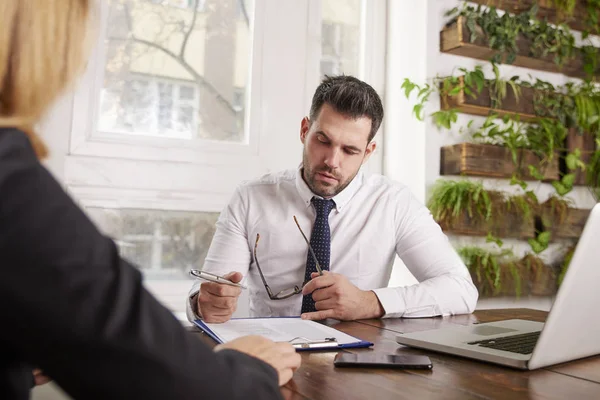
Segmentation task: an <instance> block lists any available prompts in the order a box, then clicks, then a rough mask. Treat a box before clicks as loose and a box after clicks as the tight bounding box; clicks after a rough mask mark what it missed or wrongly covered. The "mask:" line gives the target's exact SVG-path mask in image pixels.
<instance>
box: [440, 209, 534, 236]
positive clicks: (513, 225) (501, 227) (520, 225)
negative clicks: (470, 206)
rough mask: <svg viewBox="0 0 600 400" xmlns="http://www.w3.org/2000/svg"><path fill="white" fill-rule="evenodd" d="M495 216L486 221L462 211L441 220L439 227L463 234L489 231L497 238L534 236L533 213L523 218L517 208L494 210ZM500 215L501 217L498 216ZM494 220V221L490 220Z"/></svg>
mask: <svg viewBox="0 0 600 400" xmlns="http://www.w3.org/2000/svg"><path fill="white" fill-rule="evenodd" d="M493 212H494V213H495V214H496V217H492V218H490V220H488V221H486V220H485V219H484V218H482V217H480V216H479V215H473V217H470V216H469V214H468V213H467V212H463V213H462V214H461V215H459V216H458V217H456V218H453V219H452V220H451V221H441V222H440V227H441V228H442V230H443V231H444V232H446V233H451V234H455V235H465V236H484V237H485V236H487V234H488V233H489V232H491V233H492V234H493V235H494V236H496V237H499V238H517V239H529V238H535V220H534V217H533V215H532V216H531V217H530V218H524V217H523V215H522V214H521V213H520V212H519V210H515V209H511V210H494V211H493ZM498 215H501V216H502V217H501V218H498ZM492 220H495V221H492Z"/></svg>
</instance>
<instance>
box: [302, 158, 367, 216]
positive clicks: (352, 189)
mask: <svg viewBox="0 0 600 400" xmlns="http://www.w3.org/2000/svg"><path fill="white" fill-rule="evenodd" d="M362 182H363V172H362V168H361V169H360V170H359V171H358V173H357V174H356V176H355V177H354V179H352V182H350V184H349V185H348V186H346V187H345V188H344V190H342V191H341V192H339V193H338V194H336V195H335V196H334V197H332V200H333V201H334V202H335V209H336V211H337V212H341V211H342V210H343V209H344V208H345V207H346V205H347V204H348V202H349V201H350V199H352V197H353V196H354V195H355V194H356V192H357V191H358V189H359V188H360V187H361V186H362ZM296 189H297V190H298V194H300V197H301V198H302V201H303V202H304V205H305V206H306V207H307V208H308V207H310V204H311V200H312V198H313V197H317V198H319V199H321V198H322V197H321V196H318V195H316V194H314V193H313V192H312V191H311V190H310V188H309V187H308V185H307V184H306V182H304V179H303V178H302V164H300V166H299V167H298V169H297V170H296Z"/></svg>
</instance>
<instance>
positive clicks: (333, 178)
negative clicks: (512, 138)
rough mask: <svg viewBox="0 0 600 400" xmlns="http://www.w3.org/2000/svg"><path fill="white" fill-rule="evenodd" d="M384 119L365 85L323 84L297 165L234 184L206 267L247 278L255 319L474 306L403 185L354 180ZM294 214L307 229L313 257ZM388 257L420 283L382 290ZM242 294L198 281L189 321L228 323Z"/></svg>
mask: <svg viewBox="0 0 600 400" xmlns="http://www.w3.org/2000/svg"><path fill="white" fill-rule="evenodd" d="M382 119H383V106H382V104H381V99H380V98H379V96H378V94H377V93H376V92H375V90H374V89H373V88H372V87H371V86H369V85H368V84H366V83H364V82H362V81H360V80H358V79H356V78H353V77H350V76H338V77H327V78H325V79H324V80H323V82H322V83H321V85H320V86H319V87H318V88H317V90H316V92H315V94H314V97H313V101H312V106H311V110H310V115H309V117H305V118H304V119H303V120H302V123H301V127H300V140H301V141H302V143H303V145H304V151H303V158H302V165H301V166H300V168H298V169H297V170H290V171H283V172H280V173H275V174H269V175H266V176H264V177H262V178H260V179H258V180H255V181H252V182H248V183H245V184H242V185H241V186H239V187H238V188H237V190H236V192H235V194H234V195H233V198H232V199H231V202H230V203H229V205H228V206H227V207H226V208H225V210H224V211H223V212H222V214H221V216H220V217H219V220H218V222H217V231H216V233H215V236H214V238H213V241H212V244H211V246H210V249H209V252H208V255H207V257H206V261H205V264H204V270H205V271H207V272H211V273H215V274H219V275H225V276H226V277H227V278H229V279H230V280H232V281H234V282H239V281H241V280H242V279H243V278H245V281H246V282H247V285H248V289H249V292H250V293H249V295H250V296H249V297H250V313H251V315H252V316H292V315H299V314H301V315H302V318H305V319H312V320H320V319H324V318H336V319H340V320H354V319H365V318H379V317H430V316H436V315H449V314H459V313H469V312H472V311H473V309H474V308H475V303H476V301H477V297H478V294H477V290H476V288H475V287H474V285H473V283H472V280H471V278H470V275H469V273H468V271H467V269H466V267H465V265H464V263H463V262H462V261H461V260H460V258H459V257H458V255H457V254H456V252H455V251H454V249H453V248H452V247H451V245H450V244H449V242H448V240H447V238H446V236H445V235H444V234H443V232H442V231H441V229H440V227H439V226H438V225H437V224H436V222H435V221H434V220H433V218H432V217H431V214H430V213H429V211H428V210H427V208H425V207H424V206H423V205H422V204H420V203H419V202H418V201H416V200H415V199H414V197H413V196H412V195H411V194H410V192H409V190H408V189H407V188H406V187H405V186H403V185H401V184H398V183H394V182H391V181H390V180H388V179H387V178H385V177H383V176H380V175H376V176H370V177H365V176H364V175H363V174H362V173H361V166H362V165H363V164H364V163H365V162H366V161H367V160H368V159H369V157H370V156H371V154H372V153H373V151H374V150H375V147H376V143H375V142H374V141H373V138H374V136H375V134H376V132H377V130H378V129H379V125H380V124H381V121H382ZM294 217H297V220H298V223H299V226H300V227H301V228H302V230H303V231H304V232H307V233H310V244H311V247H312V249H313V251H314V253H315V257H313V256H312V254H311V252H310V251H309V248H308V246H307V244H306V242H305V241H304V240H303V238H302V236H301V234H300V233H299V231H298V227H296V225H295V222H294ZM258 235H259V236H260V240H258V238H257V236H258ZM255 247H256V257H254V255H253V250H254V248H255ZM396 254H397V255H398V256H400V258H401V259H402V260H403V262H404V263H405V264H406V266H407V267H408V269H409V270H410V271H411V272H412V273H413V275H414V276H415V277H416V278H417V280H418V281H419V282H420V283H419V284H418V285H414V286H410V287H397V288H388V287H387V284H388V281H389V278H390V274H391V272H392V265H393V262H394V259H395V255H396ZM315 258H316V259H317V261H318V263H319V264H320V267H321V268H322V269H324V270H325V272H323V274H322V276H321V275H319V273H318V268H317V262H316V261H315ZM230 271H233V272H230ZM303 283H305V286H304V287H303ZM294 287H296V289H294ZM288 289H289V290H288ZM281 290H284V292H282V293H280V294H279V295H277V293H278V292H280V291H281ZM300 291H301V293H297V294H296V295H294V293H296V292H300ZM240 293H241V290H240V289H239V288H237V287H233V286H230V285H223V284H217V283H212V282H206V283H202V285H198V284H196V285H194V287H192V290H191V292H190V300H189V301H188V317H189V318H190V319H193V318H203V319H204V320H205V321H207V322H225V321H227V320H228V319H229V318H231V315H232V313H233V312H234V311H235V310H236V307H237V299H238V296H239V295H240Z"/></svg>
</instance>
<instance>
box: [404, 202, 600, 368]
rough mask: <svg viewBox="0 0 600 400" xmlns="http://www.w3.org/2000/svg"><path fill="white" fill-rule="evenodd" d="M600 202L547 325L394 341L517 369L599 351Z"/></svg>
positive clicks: (509, 323) (487, 326)
mask: <svg viewBox="0 0 600 400" xmlns="http://www.w3.org/2000/svg"><path fill="white" fill-rule="evenodd" d="M599 308H600V203H598V204H596V206H595V207H594V208H593V209H592V212H591V213H590V216H589V218H588V220H587V222H586V224H585V228H584V230H583V233H582V235H581V238H580V239H579V243H578V244H577V248H576V249H575V253H574V254H573V258H572V259H571V263H570V265H569V269H568V271H567V273H566V275H565V277H564V279H563V282H562V284H561V286H560V289H559V291H558V293H557V295H556V300H555V301H554V304H553V305H552V309H551V310H550V313H549V314H548V318H547V319H546V323H545V324H544V323H541V322H533V321H525V320H520V319H511V320H506V321H498V322H489V323H483V324H476V325H471V326H458V325H457V326H456V327H448V328H442V329H434V330H428V331H422V332H414V333H407V334H402V335H400V336H398V337H397V339H396V341H397V342H398V343H400V344H403V345H406V346H411V347H417V348H421V349H427V350H434V351H438V352H443V353H448V354H454V355H457V356H463V357H467V358H473V359H476V360H482V361H487V362H491V363H495V364H501V365H506V366H509V367H515V368H520V369H536V368H542V367H545V366H548V365H554V364H558V363H561V362H566V361H571V360H576V359H578V358H582V357H587V356H592V355H596V354H600V318H599V317H598V309H599Z"/></svg>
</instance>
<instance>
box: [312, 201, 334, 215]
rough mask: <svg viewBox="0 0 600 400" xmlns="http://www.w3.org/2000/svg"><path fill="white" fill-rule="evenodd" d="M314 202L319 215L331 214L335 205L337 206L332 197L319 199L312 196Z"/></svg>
mask: <svg viewBox="0 0 600 400" xmlns="http://www.w3.org/2000/svg"><path fill="white" fill-rule="evenodd" d="M312 203H313V205H314V206H315V210H316V211H317V215H318V216H322V215H329V213H330V212H331V210H333V207H335V202H334V201H333V200H331V199H329V200H325V199H317V198H316V197H313V198H312Z"/></svg>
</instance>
